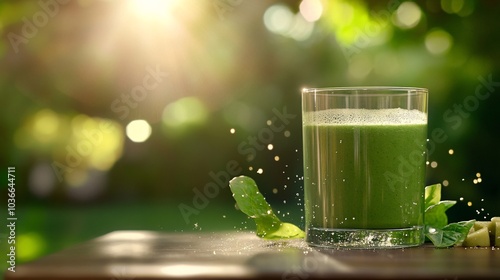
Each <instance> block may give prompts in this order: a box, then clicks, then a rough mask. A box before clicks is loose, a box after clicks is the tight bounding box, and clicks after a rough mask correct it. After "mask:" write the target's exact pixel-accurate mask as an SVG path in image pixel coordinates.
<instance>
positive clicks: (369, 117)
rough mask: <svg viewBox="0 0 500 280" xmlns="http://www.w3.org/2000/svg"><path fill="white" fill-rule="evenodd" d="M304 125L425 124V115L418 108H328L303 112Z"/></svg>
mask: <svg viewBox="0 0 500 280" xmlns="http://www.w3.org/2000/svg"><path fill="white" fill-rule="evenodd" d="M303 122H304V124H306V125H402V124H403V125H404V124H411V125H413V124H427V115H426V114H425V113H423V112H421V111H419V110H406V109H401V108H394V109H328V110H322V111H316V112H307V113H306V114H304V120H303Z"/></svg>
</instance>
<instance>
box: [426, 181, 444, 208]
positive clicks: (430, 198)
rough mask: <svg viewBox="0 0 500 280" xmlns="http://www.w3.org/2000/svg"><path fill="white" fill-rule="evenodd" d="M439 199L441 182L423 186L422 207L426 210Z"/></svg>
mask: <svg viewBox="0 0 500 280" xmlns="http://www.w3.org/2000/svg"><path fill="white" fill-rule="evenodd" d="M440 200H441V184H434V185H430V186H427V187H425V202H424V205H425V206H424V209H426V210H427V208H429V207H430V206H432V205H435V204H438V203H439V201H440Z"/></svg>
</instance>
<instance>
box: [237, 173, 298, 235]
mask: <svg viewBox="0 0 500 280" xmlns="http://www.w3.org/2000/svg"><path fill="white" fill-rule="evenodd" d="M229 187H230V189H231V192H232V193H233V198H234V200H236V204H238V207H239V208H240V210H241V211H242V212H243V213H245V214H247V215H248V216H249V217H250V218H252V219H254V221H255V225H256V226H257V231H256V233H257V236H259V237H261V238H264V239H291V238H304V237H305V233H304V231H302V230H301V229H300V228H298V227H297V226H295V225H293V224H290V223H283V222H281V220H280V219H279V218H278V217H277V216H276V215H275V214H274V212H273V210H272V208H271V206H270V205H269V203H267V201H266V199H265V198H264V196H263V195H262V194H261V193H260V192H259V188H258V187H257V184H256V183H255V181H254V180H253V179H252V178H250V177H247V176H239V177H234V178H233V179H232V180H231V181H229Z"/></svg>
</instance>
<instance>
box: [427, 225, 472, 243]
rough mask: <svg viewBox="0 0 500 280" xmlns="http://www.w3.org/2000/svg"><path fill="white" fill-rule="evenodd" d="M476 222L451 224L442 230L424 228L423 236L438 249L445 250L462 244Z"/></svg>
mask: <svg viewBox="0 0 500 280" xmlns="http://www.w3.org/2000/svg"><path fill="white" fill-rule="evenodd" d="M475 221H476V220H470V221H463V222H458V223H451V224H449V225H446V226H445V227H443V228H442V229H439V228H433V227H430V226H427V225H426V226H425V236H426V237H427V238H429V240H431V241H432V243H433V244H434V246H436V247H438V248H446V247H450V246H453V245H458V244H461V243H462V242H464V240H465V238H466V237H467V234H468V233H469V231H470V229H471V228H472V226H473V225H474V222H475Z"/></svg>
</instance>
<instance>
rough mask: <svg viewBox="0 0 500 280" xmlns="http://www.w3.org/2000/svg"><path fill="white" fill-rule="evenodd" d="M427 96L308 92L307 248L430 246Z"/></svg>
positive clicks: (392, 90) (401, 91)
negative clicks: (427, 226)
mask: <svg viewBox="0 0 500 280" xmlns="http://www.w3.org/2000/svg"><path fill="white" fill-rule="evenodd" d="M427 99H428V90H427V89H425V88H413V87H338V88H306V89H304V90H303V91H302V124H303V126H302V127H303V145H304V146H303V148H304V151H303V152H304V198H305V222H306V225H305V226H306V241H307V242H308V243H309V244H310V245H313V246H321V247H347V248H401V247H410V246H418V245H421V244H422V243H423V242H424V229H423V226H424V221H423V219H424V188H425V161H426V141H427Z"/></svg>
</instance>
